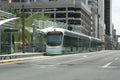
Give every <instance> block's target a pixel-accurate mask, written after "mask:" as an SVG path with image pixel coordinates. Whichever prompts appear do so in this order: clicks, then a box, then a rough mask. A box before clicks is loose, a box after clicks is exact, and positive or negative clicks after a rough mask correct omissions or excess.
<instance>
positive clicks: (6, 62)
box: [0, 56, 44, 65]
mask: <svg viewBox="0 0 120 80" xmlns="http://www.w3.org/2000/svg"><path fill="white" fill-rule="evenodd" d="M43 58H44V57H43V56H36V57H27V58H17V59H8V60H1V61H0V65H3V64H10V63H17V62H22V61H29V60H34V59H43Z"/></svg>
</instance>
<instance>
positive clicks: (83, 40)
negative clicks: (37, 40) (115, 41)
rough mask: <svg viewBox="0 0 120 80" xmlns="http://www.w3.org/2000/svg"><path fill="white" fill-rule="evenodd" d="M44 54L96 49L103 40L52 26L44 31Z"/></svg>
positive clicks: (99, 48)
mask: <svg viewBox="0 0 120 80" xmlns="http://www.w3.org/2000/svg"><path fill="white" fill-rule="evenodd" d="M46 39H47V40H46V53H45V55H61V54H70V53H80V52H89V51H98V50H101V49H102V44H103V42H102V41H101V40H99V39H97V38H93V37H90V36H86V35H84V34H81V33H77V32H73V31H69V30H66V29H62V28H52V29H49V30H48V31H47V33H46Z"/></svg>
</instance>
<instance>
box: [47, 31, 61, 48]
mask: <svg viewBox="0 0 120 80" xmlns="http://www.w3.org/2000/svg"><path fill="white" fill-rule="evenodd" d="M62 36H63V34H62V32H59V31H54V32H48V33H47V45H49V46H59V45H60V44H61V43H62Z"/></svg>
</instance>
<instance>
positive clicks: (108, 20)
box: [105, 0, 112, 36]
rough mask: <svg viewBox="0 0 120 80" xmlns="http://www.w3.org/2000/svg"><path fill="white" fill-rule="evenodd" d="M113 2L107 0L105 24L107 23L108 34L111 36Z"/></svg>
mask: <svg viewBox="0 0 120 80" xmlns="http://www.w3.org/2000/svg"><path fill="white" fill-rule="evenodd" d="M111 2H112V0H105V24H106V35H108V36H111V35H112V34H111V28H112V19H111V18H112V15H111V11H112V10H111V9H112V8H111Z"/></svg>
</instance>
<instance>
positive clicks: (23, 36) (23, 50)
mask: <svg viewBox="0 0 120 80" xmlns="http://www.w3.org/2000/svg"><path fill="white" fill-rule="evenodd" d="M21 18H22V19H21V20H22V52H23V53H25V23H24V21H25V20H24V5H22V16H21Z"/></svg>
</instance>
